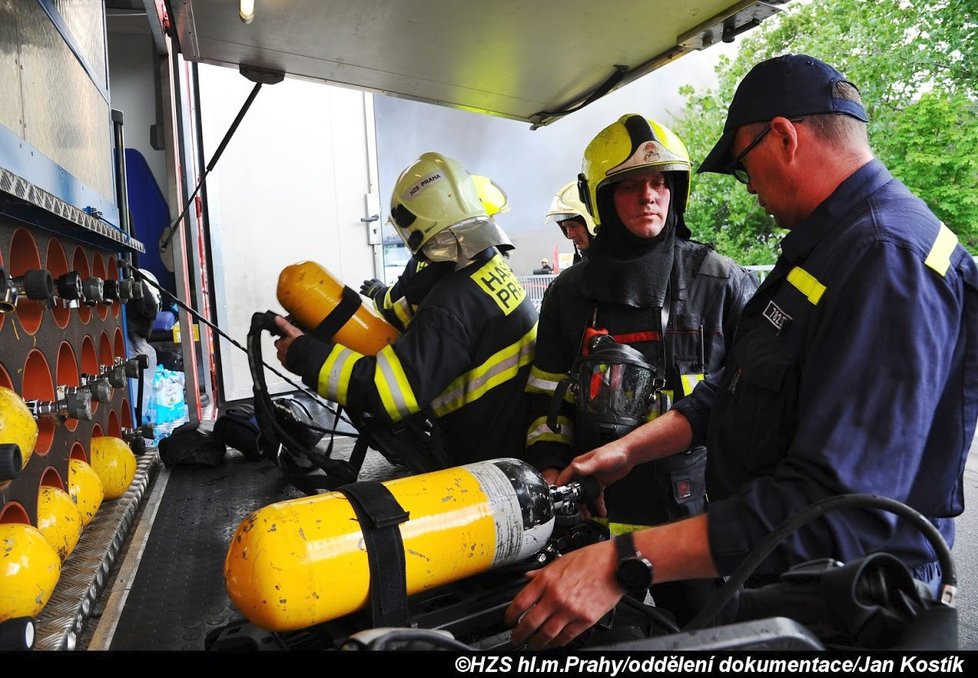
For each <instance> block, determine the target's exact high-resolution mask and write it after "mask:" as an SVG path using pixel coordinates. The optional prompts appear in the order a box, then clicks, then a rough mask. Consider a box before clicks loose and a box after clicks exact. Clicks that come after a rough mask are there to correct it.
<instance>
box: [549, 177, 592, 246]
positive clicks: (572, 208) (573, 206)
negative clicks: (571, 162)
mask: <svg viewBox="0 0 978 678" xmlns="http://www.w3.org/2000/svg"><path fill="white" fill-rule="evenodd" d="M568 219H579V220H581V221H583V222H584V225H585V226H586V227H587V232H588V233H590V234H591V235H594V219H593V218H591V215H590V214H589V213H588V211H587V208H586V207H585V206H584V203H583V202H581V198H580V195H579V192H578V189H577V182H576V181H572V182H570V183H569V184H567V185H566V186H564V187H563V188H562V189H560V190H559V191H558V192H557V195H555V196H554V199H553V201H552V202H551V203H550V210H549V211H548V212H547V218H546V220H545V221H544V223H550V222H551V221H553V222H556V223H557V225H558V226H560V222H562V221H566V220H568ZM560 230H564V227H563V226H560ZM564 235H567V234H566V233H564Z"/></svg>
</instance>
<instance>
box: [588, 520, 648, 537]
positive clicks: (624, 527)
mask: <svg viewBox="0 0 978 678" xmlns="http://www.w3.org/2000/svg"><path fill="white" fill-rule="evenodd" d="M593 520H594V522H596V523H598V524H599V525H604V526H605V527H607V528H608V532H609V533H610V534H611V536H612V537H617V536H619V535H622V534H628V533H629V532H637V531H638V530H644V529H645V528H646V527H651V526H650V525H635V524H633V523H613V522H611V521H609V520H608V519H607V518H594V519H593Z"/></svg>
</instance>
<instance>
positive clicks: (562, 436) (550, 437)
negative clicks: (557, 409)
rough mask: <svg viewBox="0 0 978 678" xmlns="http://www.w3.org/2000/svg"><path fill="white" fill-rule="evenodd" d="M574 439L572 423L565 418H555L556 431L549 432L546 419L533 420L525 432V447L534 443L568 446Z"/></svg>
mask: <svg viewBox="0 0 978 678" xmlns="http://www.w3.org/2000/svg"><path fill="white" fill-rule="evenodd" d="M573 439H574V423H573V422H572V421H571V420H570V419H568V418H567V417H557V430H556V431H551V430H550V427H549V426H547V418H546V417H540V418H538V419H534V420H533V423H531V424H530V428H529V430H528V431H527V432H526V446H527V447H529V446H530V445H532V444H534V443H540V442H544V441H547V442H554V443H563V444H565V445H570V444H571V441H572V440H573Z"/></svg>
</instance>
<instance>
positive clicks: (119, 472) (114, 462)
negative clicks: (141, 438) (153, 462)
mask: <svg viewBox="0 0 978 678" xmlns="http://www.w3.org/2000/svg"><path fill="white" fill-rule="evenodd" d="M89 459H90V460H91V466H92V469H93V470H94V471H95V473H96V474H97V475H98V477H99V480H101V481H102V492H103V495H104V497H105V499H117V498H118V497H121V496H122V495H124V494H125V493H126V490H128V489H129V485H130V484H131V483H132V479H133V478H135V477H136V455H135V454H133V453H132V449H130V447H129V445H127V444H126V441H125V440H123V439H122V438H116V437H115V436H95V437H94V438H92V447H91V451H90V452H89Z"/></svg>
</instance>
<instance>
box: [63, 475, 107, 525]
mask: <svg viewBox="0 0 978 678" xmlns="http://www.w3.org/2000/svg"><path fill="white" fill-rule="evenodd" d="M68 494H69V496H71V500H72V501H73V502H75V506H77V507H78V514H79V515H80V516H81V520H82V527H83V528H85V527H88V524H89V523H90V522H92V518H94V517H95V513H96V511H98V509H99V506H101V505H102V500H103V499H104V498H105V493H104V491H103V490H102V481H101V479H100V478H99V477H98V474H97V473H96V472H95V469H93V468H92V467H91V466H89V465H88V464H86V463H85V462H84V461H82V460H81V459H71V460H69V461H68Z"/></svg>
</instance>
